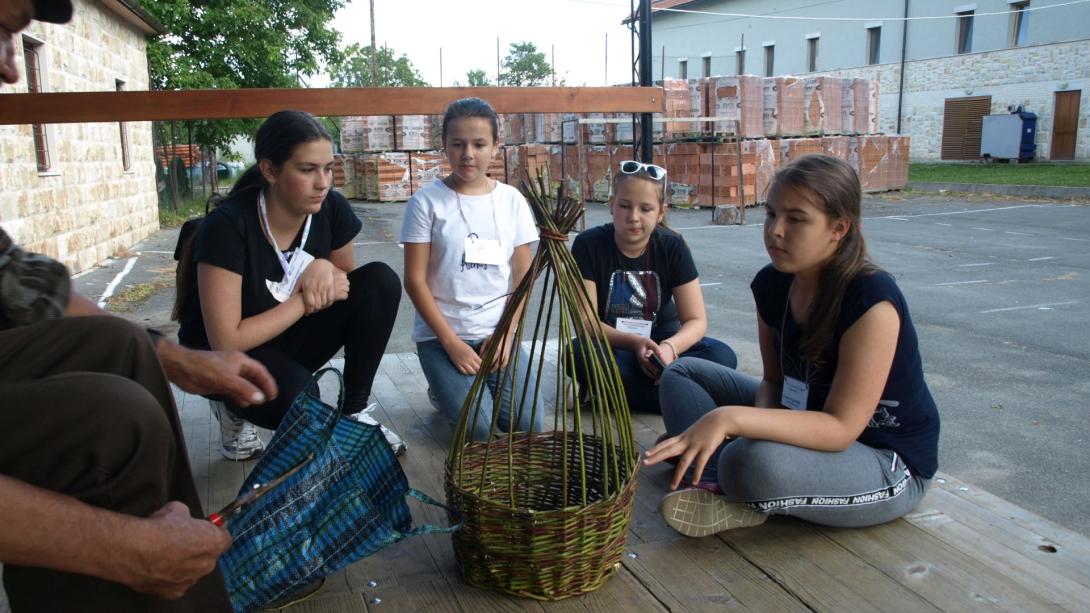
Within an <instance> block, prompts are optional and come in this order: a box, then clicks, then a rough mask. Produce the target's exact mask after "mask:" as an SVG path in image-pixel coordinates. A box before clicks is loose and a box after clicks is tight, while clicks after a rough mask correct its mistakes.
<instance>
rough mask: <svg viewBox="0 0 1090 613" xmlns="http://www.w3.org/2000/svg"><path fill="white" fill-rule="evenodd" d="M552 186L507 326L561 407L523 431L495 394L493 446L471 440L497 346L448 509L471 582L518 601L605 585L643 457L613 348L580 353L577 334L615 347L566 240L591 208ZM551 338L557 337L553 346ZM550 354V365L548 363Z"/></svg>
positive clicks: (453, 477) (463, 440)
mask: <svg viewBox="0 0 1090 613" xmlns="http://www.w3.org/2000/svg"><path fill="white" fill-rule="evenodd" d="M547 185H548V182H547V181H546V180H545V179H544V178H542V177H538V180H537V181H536V182H530V181H524V182H523V185H522V188H523V192H524V193H526V196H527V200H528V201H529V202H530V205H531V208H532V209H533V211H534V215H535V217H536V219H537V223H538V226H539V228H540V231H541V243H540V245H539V247H538V252H537V254H536V255H535V257H534V260H533V262H532V264H531V266H530V271H529V272H528V273H527V274H526V276H525V278H524V279H523V280H522V282H521V283H520V284H519V286H518V287H517V288H516V289H515V291H514V292H513V293H512V295H511V297H510V298H509V299H508V303H507V306H506V308H505V309H504V313H503V316H502V317H501V319H500V323H499V325H498V326H497V330H508V329H512V330H515V331H516V332H515V334H514V343H513V346H514V347H516V348H517V347H519V346H525V345H529V350H528V351H527V353H528V355H529V360H530V363H531V364H532V365H533V369H532V370H530V371H527V374H526V375H525V376H526V379H527V380H526V381H524V382H522V383H529V379H530V377H536V379H537V380H536V383H537V384H536V386H534V389H536V390H537V394H538V395H542V394H551V395H552V396H553V399H554V400H555V402H554V403H553V404H554V405H555V406H556V407H558V408H557V409H556V410H555V411H554V416H553V419H552V424H551V430H547V431H543V432H537V433H529V432H520V431H515V430H514V427H515V426H514V425H513V424H516V423H519V420H517V419H511V420H510V421H511V422H512V424H508V425H507V428H506V429H504V428H502V427H500V425H499V423H498V414H499V410H497V409H498V401H496V400H495V399H493V400H492V402H493V403H496V404H495V405H494V406H493V409H494V410H493V411H492V421H491V424H490V434H489V436H488V438H487V440H477V441H475V440H473V439H472V437H473V435H472V433H473V432H474V427H472V426H471V424H475V423H476V421H477V420H478V418H479V417H480V416H481V415H483V414H485V413H482V411H481V406H482V402H484V401H485V398H487V397H490V396H487V395H486V393H485V392H486V391H487V388H486V386H487V377H488V373H489V372H491V371H492V365H493V364H495V363H496V362H497V360H498V359H499V356H498V355H496V354H497V350H496V349H495V346H493V347H491V348H489V349H488V350H486V351H485V354H484V356H483V357H482V365H481V369H480V372H481V373H482V374H480V375H478V377H477V379H476V380H475V381H474V384H473V388H472V389H471V391H470V393H469V396H468V397H467V398H466V401H465V404H464V405H463V406H462V413H461V416H460V418H459V421H458V424H457V426H456V427H455V431H454V436H453V438H452V441H451V448H450V454H449V456H448V457H447V467H446V493H447V502H448V504H449V505H450V506H451V507H453V508H455V509H457V510H458V511H459V512H460V513H461V515H462V518H463V527H462V529H461V531H459V532H457V533H455V534H454V535H453V539H454V552H455V555H456V557H457V559H458V564H459V567H460V569H461V572H462V575H463V576H464V577H465V579H466V581H468V582H469V583H470V584H472V585H475V586H478V587H482V588H486V589H492V590H498V591H502V592H507V593H510V594H514V595H516V596H522V597H527V598H537V599H542V600H558V599H561V598H566V597H569V596H574V595H577V594H582V593H585V592H589V591H592V590H595V589H597V588H599V587H601V586H602V585H603V584H604V583H605V581H606V579H608V578H609V576H610V575H611V574H612V573H613V572H614V571H615V570H616V569H617V568H618V567H619V566H620V557H621V552H622V550H623V549H624V543H625V538H626V536H627V533H628V525H629V523H630V521H631V518H632V500H633V496H634V495H635V490H636V471H637V470H638V468H639V461H638V456H637V454H636V451H635V444H634V442H633V440H632V418H631V416H630V415H629V413H628V403H627V400H626V398H625V395H624V390H623V388H622V386H621V383H620V375H619V373H618V371H617V365H616V363H615V362H614V361H613V354H612V352H611V351H585V352H584V361H583V362H582V365H581V366H577V365H576V363H575V361H574V359H572V358H571V355H572V352H571V348H572V343H573V340H572V339H573V338H574V339H577V341H578V342H579V343H580V344H581V346H583V347H589V346H605V345H604V344H605V343H606V340H605V337H604V334H603V333H602V330H601V326H600V324H599V323H598V319H597V316H596V315H595V314H594V313H593V312H592V311H591V310H590V308H589V304H590V301H589V297H588V296H587V294H586V289H585V286H584V285H583V283H582V277H581V275H580V274H579V270H578V267H577V266H576V264H575V261H574V259H572V256H571V253H570V252H569V251H568V248H567V244H566V243H567V237H568V231H569V230H570V229H571V228H572V227H573V226H574V225H575V222H576V220H578V218H579V216H580V215H581V214H582V206H581V205H580V204H578V203H576V202H575V201H574V200H572V199H570V198H567V197H566V196H564V194H563V192H562V191H561V193H559V194H557V195H556V196H552V195H549V191H548V189H547V187H546V186H547ZM537 281H541V282H542V283H541V287H540V292H537V293H536V295H538V296H539V300H540V302H538V303H537V309H536V314H535V315H532V316H531V315H529V314H528V313H530V312H531V311H532V309H531V308H530V305H529V304H528V303H529V301H530V299H531V294H533V293H535V292H533V290H534V287H535V284H536V282H537ZM523 306H525V307H526V308H522V307H523ZM516 317H518V318H519V319H518V320H517V321H516V320H515V318H516ZM546 338H554V339H558V340H553V341H549V342H548V343H547V342H545V340H544V339H546ZM523 341H526V343H525V344H524V343H523ZM547 348H548V351H547ZM549 352H551V357H552V358H553V359H551V360H547V359H546V357H545V356H546V353H549ZM519 359H520V358H519V357H518V352H517V351H512V353H511V354H510V355H509V361H508V365H507V366H506V367H505V368H500V369H498V371H497V372H498V375H497V377H498V379H499V380H500V381H501V382H503V383H500V384H499V385H500V386H501V387H502V386H503V385H505V384H510V383H509V382H510V381H512V380H513V379H514V378H515V377H516V375H515V374H514V373H515V370H516V369H515V364H517V362H518V360H519ZM523 359H524V358H523ZM550 368H552V369H553V370H554V373H555V377H553V380H554V381H555V382H556V384H555V386H554V387H552V389H550V390H544V389H543V387H544V386H543V385H542V381H543V374H544V372H545V371H546V370H547V369H550ZM577 368H580V370H581V372H579V373H578V374H580V375H581V377H582V380H583V381H584V384H585V385H587V386H588V388H589V390H588V391H589V394H588V396H589V401H588V402H585V403H582V406H581V408H580V410H575V411H573V412H570V413H569V411H568V410H566V409H567V407H571V406H575V405H579V404H580V403H579V402H578V401H577V400H576V399H575V393H574V391H573V388H572V386H571V385H570V383H569V382H570V381H572V380H574V379H575V375H576V369H577ZM526 387H527V388H529V387H530V386H529V385H526ZM511 389H521V388H516V387H512V388H511ZM530 395H531V394H529V393H522V394H518V393H515V394H512V396H514V397H515V398H516V399H517V404H516V401H515V400H513V401H512V404H513V405H514V406H512V407H511V413H513V414H516V415H518V414H522V413H523V412H526V411H529V412H533V411H536V410H537V409H536V408H535V407H536V406H537V405H536V403H535V402H534V400H535V399H534V398H527V396H530ZM530 421H533V420H532V419H531V420H530ZM545 427H546V428H549V424H548V423H546V424H545Z"/></svg>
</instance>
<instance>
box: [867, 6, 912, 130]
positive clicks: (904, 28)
mask: <svg viewBox="0 0 1090 613" xmlns="http://www.w3.org/2000/svg"><path fill="white" fill-rule="evenodd" d="M901 23H902V25H901V84H900V86H898V87H897V134H900V133H901V112H902V109H903V108H904V106H903V105H904V97H905V53H906V51H907V50H908V0H905V20H904V21H902V22H901ZM867 59H870V58H867Z"/></svg>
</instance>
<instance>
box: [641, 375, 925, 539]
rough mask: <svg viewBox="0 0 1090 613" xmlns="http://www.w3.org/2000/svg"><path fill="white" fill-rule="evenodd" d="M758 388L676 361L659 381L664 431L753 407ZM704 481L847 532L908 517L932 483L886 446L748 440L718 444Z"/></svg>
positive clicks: (737, 497)
mask: <svg viewBox="0 0 1090 613" xmlns="http://www.w3.org/2000/svg"><path fill="white" fill-rule="evenodd" d="M757 383H758V381H757V380H756V379H754V378H753V377H749V376H747V375H744V374H742V373H740V372H738V371H736V370H734V369H731V368H727V367H725V366H721V365H719V364H716V363H714V362H708V361H706V360H701V359H699V358H681V359H680V360H677V361H675V362H674V363H672V364H670V366H669V368H667V369H666V372H665V373H663V375H662V380H661V382H660V383H659V400H660V402H661V403H662V420H663V422H664V423H665V424H666V432H667V433H668V434H670V435H677V434H680V433H681V432H682V431H684V430H685V429H686V428H688V427H689V426H690V425H692V424H693V423H694V422H695V421H696V420H698V419H700V417H701V416H703V415H704V414H705V413H707V412H709V411H711V410H712V409H715V408H716V407H721V406H726V405H741V406H753V405H754V402H755V399H756V393H757ZM768 410H770V411H775V410H782V409H768ZM702 478H703V479H706V480H715V481H718V483H719V487H720V488H722V490H723V496H724V498H726V499H727V500H730V501H732V502H745V503H747V504H749V506H751V507H753V508H754V509H756V510H759V511H764V512H766V513H771V514H777V515H793V516H795V517H799V518H802V519H805V520H807V521H811V522H814V523H817V524H823V525H826V526H837V527H842V528H854V527H863V526H873V525H875V524H881V523H885V522H887V521H890V520H893V519H897V518H898V517H901V516H903V515H904V514H906V513H908V512H909V511H911V510H912V509H914V508H916V505H918V504H919V503H920V501H921V500H922V499H923V496H924V494H925V493H926V492H927V487H928V485H930V483H931V480H930V479H924V478H922V477H919V476H914V475H912V474H911V473H910V471H909V469H908V467H907V466H905V464H904V462H903V461H902V460H901V458H900V456H898V455H897V454H896V453H895V452H893V451H891V450H888V449H875V448H873V447H868V446H866V445H864V444H862V443H859V442H855V443H852V445H851V446H850V447H848V448H847V449H845V450H844V451H838V452H826V451H816V450H813V449H806V448H803V447H796V446H794V445H786V444H784V443H775V442H772V441H763V440H753V439H747V438H738V439H734V440H732V441H731V442H729V443H725V444H724V445H723V446H722V447H720V451H719V461H718V463H716V466H715V467H714V468H712V467H711V466H709V467H708V469H706V470H705V472H704V475H703V476H702Z"/></svg>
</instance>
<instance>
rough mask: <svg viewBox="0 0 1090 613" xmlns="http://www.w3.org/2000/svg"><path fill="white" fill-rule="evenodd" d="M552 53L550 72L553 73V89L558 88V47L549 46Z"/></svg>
mask: <svg viewBox="0 0 1090 613" xmlns="http://www.w3.org/2000/svg"><path fill="white" fill-rule="evenodd" d="M549 48H550V49H551V52H552V59H551V60H550V62H549V71H550V72H551V73H552V82H553V87H556V45H549Z"/></svg>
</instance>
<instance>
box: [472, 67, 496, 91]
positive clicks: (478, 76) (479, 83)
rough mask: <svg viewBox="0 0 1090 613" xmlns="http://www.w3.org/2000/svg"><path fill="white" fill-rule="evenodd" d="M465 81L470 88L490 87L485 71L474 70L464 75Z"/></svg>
mask: <svg viewBox="0 0 1090 613" xmlns="http://www.w3.org/2000/svg"><path fill="white" fill-rule="evenodd" d="M466 81H468V83H469V86H470V87H488V86H490V85H492V82H491V81H489V80H488V75H487V74H486V73H485V71H483V70H481V69H479V68H474V69H473V70H470V71H469V72H467V73H466Z"/></svg>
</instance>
